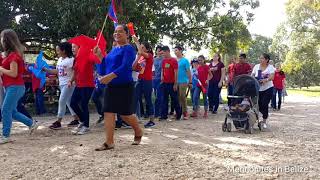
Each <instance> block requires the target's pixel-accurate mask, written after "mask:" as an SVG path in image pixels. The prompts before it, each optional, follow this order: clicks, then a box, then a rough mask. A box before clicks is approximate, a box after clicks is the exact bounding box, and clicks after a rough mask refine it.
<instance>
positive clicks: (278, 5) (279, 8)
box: [248, 0, 287, 38]
mask: <svg viewBox="0 0 320 180" xmlns="http://www.w3.org/2000/svg"><path fill="white" fill-rule="evenodd" d="M286 2H287V0H260V6H259V7H258V8H257V9H255V10H254V14H255V16H254V17H255V19H254V21H253V22H251V24H250V25H249V27H248V28H249V31H250V33H251V34H259V35H263V36H267V37H270V38H271V37H272V36H273V34H274V33H275V32H276V30H277V27H278V25H280V23H282V22H283V21H285V19H286V14H285V3H286Z"/></svg>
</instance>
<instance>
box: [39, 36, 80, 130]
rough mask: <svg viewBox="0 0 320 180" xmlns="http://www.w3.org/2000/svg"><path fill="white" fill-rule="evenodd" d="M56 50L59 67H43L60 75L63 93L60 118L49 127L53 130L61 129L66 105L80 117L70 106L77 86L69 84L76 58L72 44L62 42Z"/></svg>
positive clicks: (72, 112)
mask: <svg viewBox="0 0 320 180" xmlns="http://www.w3.org/2000/svg"><path fill="white" fill-rule="evenodd" d="M56 52H57V55H58V57H59V59H58V63H57V68H56V69H47V68H44V69H43V70H44V71H45V72H48V73H50V74H56V75H58V78H59V87H60V91H61V93H60V97H59V106H58V115H57V117H58V120H57V121H55V122H54V123H53V124H52V125H51V126H49V128H50V129H53V130H57V129H60V128H61V127H62V126H61V121H62V119H63V117H64V116H65V113H66V106H68V109H69V111H70V113H71V115H72V116H73V117H74V119H75V120H77V119H78V116H77V115H76V113H75V112H74V111H73V109H72V108H71V106H70V101H71V97H72V93H73V91H74V88H75V86H74V85H72V86H70V87H69V86H68V82H69V81H70V80H71V78H72V75H73V63H74V58H73V54H72V46H71V44H70V43H68V42H63V43H60V44H59V45H58V46H57V47H56ZM68 126H70V125H68Z"/></svg>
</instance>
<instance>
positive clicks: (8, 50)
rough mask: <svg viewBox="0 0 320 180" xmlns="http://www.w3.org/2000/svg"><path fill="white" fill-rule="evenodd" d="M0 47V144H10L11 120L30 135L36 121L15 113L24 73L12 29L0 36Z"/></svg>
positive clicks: (20, 46)
mask: <svg viewBox="0 0 320 180" xmlns="http://www.w3.org/2000/svg"><path fill="white" fill-rule="evenodd" d="M0 37H1V46H2V48H3V50H4V53H5V58H4V59H3V61H2V66H0V74H2V81H3V86H4V88H5V91H6V92H5V97H4V101H3V104H2V120H3V129H2V137H1V138H0V144H5V143H8V142H10V131H11V126H12V120H13V119H15V120H17V121H19V122H22V123H23V124H25V125H26V126H28V127H29V129H30V133H32V132H33V131H34V130H35V129H37V127H38V125H37V122H36V121H33V120H31V119H30V118H28V117H26V116H25V115H23V114H21V113H19V112H18V111H17V104H18V101H19V99H20V98H21V97H22V96H23V95H24V92H25V86H24V81H23V78H22V74H23V72H24V60H23V51H24V47H23V46H22V44H21V43H20V40H19V38H18V35H17V34H16V32H15V31H13V30H12V29H5V30H3V31H2V32H1V34H0Z"/></svg>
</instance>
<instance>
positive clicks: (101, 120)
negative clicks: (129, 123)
mask: <svg viewBox="0 0 320 180" xmlns="http://www.w3.org/2000/svg"><path fill="white" fill-rule="evenodd" d="M103 119H104V117H103V116H100V117H99V119H98V121H97V123H96V124H100V123H102V122H103Z"/></svg>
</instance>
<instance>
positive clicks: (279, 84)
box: [273, 71, 286, 89]
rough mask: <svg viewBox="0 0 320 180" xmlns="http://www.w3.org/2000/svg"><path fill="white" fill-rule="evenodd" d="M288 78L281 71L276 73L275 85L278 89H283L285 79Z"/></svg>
mask: <svg viewBox="0 0 320 180" xmlns="http://www.w3.org/2000/svg"><path fill="white" fill-rule="evenodd" d="M285 79H286V75H285V74H284V73H283V72H282V73H280V71H276V72H275V73H274V79H273V86H274V87H275V88H277V89H283V88H284V87H283V81H284V80H285Z"/></svg>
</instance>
